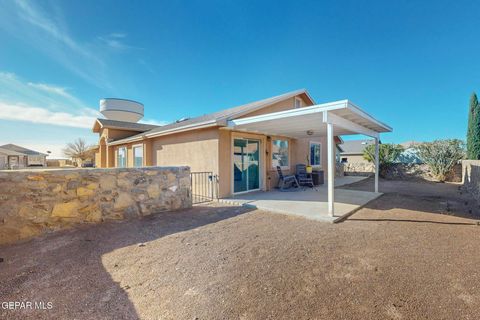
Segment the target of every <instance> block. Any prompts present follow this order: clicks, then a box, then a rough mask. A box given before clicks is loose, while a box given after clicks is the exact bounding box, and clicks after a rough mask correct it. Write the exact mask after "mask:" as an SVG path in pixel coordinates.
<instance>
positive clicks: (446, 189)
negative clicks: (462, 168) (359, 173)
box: [342, 178, 480, 225]
mask: <svg viewBox="0 0 480 320" xmlns="http://www.w3.org/2000/svg"><path fill="white" fill-rule="evenodd" d="M373 183H374V181H373V179H372V178H369V179H366V180H363V181H360V182H358V183H353V184H351V185H348V186H344V187H342V188H345V189H350V190H362V191H366V190H369V189H371V188H372V187H373ZM379 191H380V192H382V193H384V195H383V196H382V197H381V198H379V199H378V200H377V201H372V202H370V203H368V204H367V205H366V206H365V208H368V209H372V210H376V211H377V212H378V213H379V216H378V219H375V218H373V220H372V219H363V218H360V217H359V216H358V215H357V216H356V215H355V214H354V215H352V216H351V217H350V218H349V219H348V220H349V221H402V222H419V223H440V224H441V223H449V224H459V225H461V224H477V222H475V221H465V222H457V223H454V222H442V221H436V220H435V219H431V220H430V221H428V219H429V218H434V217H435V218H439V217H440V216H441V215H446V216H454V217H459V218H465V219H480V206H479V204H478V203H477V201H475V200H474V199H472V197H471V196H469V195H468V194H466V193H465V192H464V191H463V190H462V188H461V185H459V184H454V183H436V182H431V181H402V180H380V183H379ZM395 210H397V211H398V210H404V212H408V211H411V212H423V213H425V215H424V216H423V218H425V219H426V220H408V219H407V218H404V217H403V216H402V215H399V214H394V215H393V216H392V211H395ZM397 218H398V219H397ZM423 218H422V219H423ZM437 220H438V219H437Z"/></svg>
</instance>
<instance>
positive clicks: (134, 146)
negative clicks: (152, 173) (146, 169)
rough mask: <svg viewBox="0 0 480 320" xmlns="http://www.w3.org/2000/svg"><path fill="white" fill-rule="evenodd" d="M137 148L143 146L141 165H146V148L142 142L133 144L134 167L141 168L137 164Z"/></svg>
mask: <svg viewBox="0 0 480 320" xmlns="http://www.w3.org/2000/svg"><path fill="white" fill-rule="evenodd" d="M136 148H142V165H141V166H140V167H143V166H145V148H144V146H143V143H140V144H135V145H133V146H132V155H133V167H135V168H139V167H137V166H136V165H135V158H136V157H135V149H136Z"/></svg>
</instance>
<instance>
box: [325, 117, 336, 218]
mask: <svg viewBox="0 0 480 320" xmlns="http://www.w3.org/2000/svg"><path fill="white" fill-rule="evenodd" d="M327 148H328V152H327V156H328V164H327V168H328V170H327V171H328V213H329V214H330V216H332V217H333V216H334V202H335V194H334V193H335V189H334V188H335V161H334V160H335V153H334V150H335V143H334V140H333V124H332V123H330V122H328V123H327Z"/></svg>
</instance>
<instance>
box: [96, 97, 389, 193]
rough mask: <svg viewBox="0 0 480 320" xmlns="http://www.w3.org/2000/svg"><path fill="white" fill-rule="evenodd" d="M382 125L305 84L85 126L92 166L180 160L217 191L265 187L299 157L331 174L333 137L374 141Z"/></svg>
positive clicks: (162, 163)
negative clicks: (163, 117) (209, 107)
mask: <svg viewBox="0 0 480 320" xmlns="http://www.w3.org/2000/svg"><path fill="white" fill-rule="evenodd" d="M389 131H391V128H390V127H388V126H387V125H385V124H383V123H381V122H379V121H378V120H376V119H374V118H373V117H371V116H370V115H368V114H367V113H365V112H364V111H362V110H361V109H360V108H359V107H357V106H355V105H354V104H352V103H351V102H349V101H348V100H342V101H336V102H331V103H325V104H316V103H315V102H314V100H313V99H312V98H311V96H310V95H309V94H308V92H307V91H306V90H298V91H293V92H289V93H286V94H282V95H279V96H275V97H272V98H268V99H264V100H260V101H256V102H252V103H248V104H245V105H242V106H238V107H235V108H231V109H226V110H222V111H219V112H215V113H212V114H207V115H203V116H200V117H196V118H191V119H182V120H181V121H177V122H174V123H171V124H168V125H164V126H152V125H146V124H140V123H134V122H125V121H115V120H106V119H97V120H96V121H95V124H94V127H93V132H95V133H98V134H99V148H98V151H97V153H96V157H95V158H96V161H95V162H96V165H97V167H102V168H103V167H135V166H181V165H185V166H189V167H190V168H191V171H192V172H212V173H213V174H214V175H215V176H217V177H218V196H219V197H225V196H229V195H231V194H235V193H241V192H248V191H255V190H269V189H271V188H273V187H275V186H276V184H277V179H278V175H277V172H276V166H277V165H278V166H280V167H281V168H282V170H283V171H284V173H285V174H293V173H295V165H296V164H298V163H305V162H306V158H307V155H309V159H310V164H311V165H312V166H313V167H314V170H315V169H316V170H324V171H325V177H326V178H327V175H328V172H335V150H336V149H335V146H336V144H338V143H340V142H341V140H340V138H339V137H338V136H340V135H342V134H358V133H360V134H366V135H369V136H372V137H376V138H377V139H378V137H379V133H380V132H389ZM329 146H331V152H330V154H331V156H332V158H331V160H330V161H329V160H328V154H329V152H328V149H329ZM327 167H328V170H327ZM332 192H333V189H332Z"/></svg>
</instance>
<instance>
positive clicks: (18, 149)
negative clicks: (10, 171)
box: [0, 143, 46, 156]
mask: <svg viewBox="0 0 480 320" xmlns="http://www.w3.org/2000/svg"><path fill="white" fill-rule="evenodd" d="M0 148H2V149H6V150H10V151H14V152H18V153H21V154H25V155H29V156H38V155H43V156H46V154H45V153H42V152H38V151H35V150H30V149H27V148H24V147H20V146H17V145H15V144H11V143H9V144H5V145H3V146H0Z"/></svg>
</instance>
